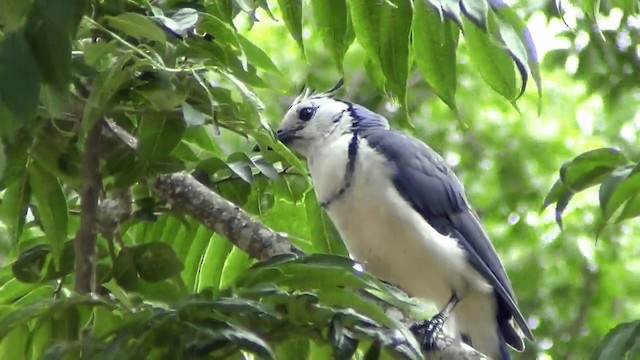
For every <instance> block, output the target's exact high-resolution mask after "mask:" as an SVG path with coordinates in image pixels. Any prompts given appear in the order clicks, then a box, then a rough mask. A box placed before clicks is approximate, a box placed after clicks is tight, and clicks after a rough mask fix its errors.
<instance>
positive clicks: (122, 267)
mask: <svg viewBox="0 0 640 360" xmlns="http://www.w3.org/2000/svg"><path fill="white" fill-rule="evenodd" d="M113 277H114V279H115V280H116V282H117V283H118V285H120V286H121V287H122V288H123V289H125V290H129V291H132V290H135V289H136V288H137V287H138V281H139V278H138V273H137V270H136V263H135V259H134V256H133V252H132V251H131V249H129V248H123V249H122V250H120V252H119V253H118V256H117V257H116V260H115V261H114V262H113Z"/></svg>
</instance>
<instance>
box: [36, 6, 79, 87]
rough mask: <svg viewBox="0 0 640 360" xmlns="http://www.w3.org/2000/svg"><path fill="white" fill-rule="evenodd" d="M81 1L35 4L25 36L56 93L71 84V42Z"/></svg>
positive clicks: (77, 22) (41, 71)
mask: <svg viewBox="0 0 640 360" xmlns="http://www.w3.org/2000/svg"><path fill="white" fill-rule="evenodd" d="M84 6H85V1H83V0H35V1H34V3H33V6H32V7H31V11H30V13H29V16H28V17H27V24H26V26H25V36H26V38H27V41H28V42H29V45H30V48H31V51H32V53H33V55H34V57H35V59H36V61H37V62H38V65H39V68H40V75H41V76H42V78H43V80H44V81H45V82H46V83H48V84H50V85H51V86H53V87H54V88H55V89H56V90H57V91H59V92H64V93H66V92H68V89H67V86H68V84H69V82H70V81H71V40H72V38H73V37H75V33H76V29H77V27H78V25H79V24H80V19H81V18H82V14H83V12H84Z"/></svg>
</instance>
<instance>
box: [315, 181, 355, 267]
mask: <svg viewBox="0 0 640 360" xmlns="http://www.w3.org/2000/svg"><path fill="white" fill-rule="evenodd" d="M304 203H305V210H306V214H307V223H308V226H309V233H310V234H311V238H312V240H313V244H314V252H317V253H325V254H333V255H345V256H346V255H347V254H348V252H347V248H346V247H345V246H344V243H343V242H342V239H341V238H340V234H338V231H337V230H336V228H335V227H334V226H333V223H332V222H331V219H329V215H327V213H325V212H324V210H322V208H321V207H320V205H319V204H318V200H317V199H316V196H315V192H314V191H309V192H307V194H306V195H305V199H304Z"/></svg>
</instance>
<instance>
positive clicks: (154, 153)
mask: <svg viewBox="0 0 640 360" xmlns="http://www.w3.org/2000/svg"><path fill="white" fill-rule="evenodd" d="M184 131H185V124H184V122H183V121H181V120H179V119H176V118H173V117H169V116H167V115H165V114H160V113H156V114H153V115H148V116H144V117H142V119H141V120H140V125H139V126H138V152H139V153H140V156H142V157H143V158H144V159H146V160H149V161H154V160H166V158H167V156H169V154H170V153H171V151H172V150H173V148H174V147H175V146H176V145H177V144H178V142H180V140H181V139H182V134H184Z"/></svg>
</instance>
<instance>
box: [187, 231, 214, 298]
mask: <svg viewBox="0 0 640 360" xmlns="http://www.w3.org/2000/svg"><path fill="white" fill-rule="evenodd" d="M213 234H214V233H213V231H211V230H209V229H208V228H207V227H205V226H202V225H200V226H198V231H197V232H196V233H195V235H194V236H193V237H191V238H190V244H189V251H188V252H187V256H186V257H185V258H184V264H186V267H185V268H184V271H182V274H181V275H182V279H183V280H184V283H185V285H186V286H187V289H189V290H190V291H193V292H195V291H197V289H198V288H199V287H200V284H199V282H198V281H199V280H200V276H199V275H200V274H201V272H202V265H203V261H204V255H205V252H206V250H207V245H208V244H209V243H210V242H211V241H212V237H213Z"/></svg>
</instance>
